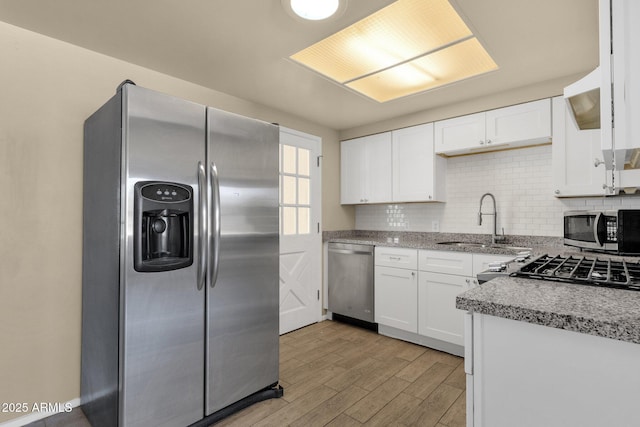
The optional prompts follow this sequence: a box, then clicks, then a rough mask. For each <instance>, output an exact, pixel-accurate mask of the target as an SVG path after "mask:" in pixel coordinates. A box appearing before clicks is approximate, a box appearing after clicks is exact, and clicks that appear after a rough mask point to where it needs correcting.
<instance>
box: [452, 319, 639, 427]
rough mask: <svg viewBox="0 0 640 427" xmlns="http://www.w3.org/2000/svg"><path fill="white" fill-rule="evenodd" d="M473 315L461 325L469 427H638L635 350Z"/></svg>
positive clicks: (626, 345) (636, 347) (588, 337)
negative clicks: (464, 334)
mask: <svg viewBox="0 0 640 427" xmlns="http://www.w3.org/2000/svg"><path fill="white" fill-rule="evenodd" d="M471 316H472V315H471V314H467V319H468V321H467V322H466V325H465V326H466V327H467V328H468V331H467V335H468V336H469V340H468V343H469V345H468V346H467V348H465V356H466V357H465V372H466V373H467V426H474V427H512V426H522V427H529V426H531V427H538V426H545V427H566V426H580V427H600V426H637V425H640V416H639V415H638V401H640V386H639V384H640V368H638V360H640V345H638V344H635V343H630V342H624V341H618V340H613V339H609V338H603V337H599V336H593V335H588V334H581V333H577V332H573V331H567V330H563V329H557V328H552V327H548V326H541V325H535V324H532V323H527V322H524V321H516V320H510V319H504V318H501V317H495V316H490V315H486V314H480V313H473V317H471ZM471 319H472V320H471ZM471 335H472V337H471Z"/></svg>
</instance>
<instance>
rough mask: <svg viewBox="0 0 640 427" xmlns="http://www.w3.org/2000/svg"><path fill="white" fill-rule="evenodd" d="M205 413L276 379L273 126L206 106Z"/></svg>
mask: <svg viewBox="0 0 640 427" xmlns="http://www.w3.org/2000/svg"><path fill="white" fill-rule="evenodd" d="M207 125H208V141H207V165H208V171H207V172H208V174H209V185H210V188H209V193H210V202H211V203H210V206H209V209H208V211H209V212H210V220H211V223H210V227H209V230H210V241H209V255H208V258H209V271H208V274H207V286H206V290H207V352H206V386H205V387H206V396H205V398H206V411H205V412H206V415H209V414H212V413H213V412H216V411H218V410H220V409H222V408H224V407H226V406H228V405H230V404H232V403H235V402H237V401H238V400H240V399H242V398H244V397H246V396H249V395H251V394H253V393H255V392H257V391H259V390H262V389H264V388H266V387H268V386H270V385H272V384H274V383H276V382H277V381H278V356H279V354H278V352H279V345H278V343H279V336H278V329H279V328H278V327H279V315H278V304H279V298H278V293H279V278H278V252H279V250H278V239H279V235H278V143H279V131H278V127H277V126H275V125H271V124H268V123H264V122H261V121H257V120H252V119H248V118H246V117H242V116H237V115H235V114H231V113H226V112H223V111H219V110H215V109H212V108H209V109H208V110H207Z"/></svg>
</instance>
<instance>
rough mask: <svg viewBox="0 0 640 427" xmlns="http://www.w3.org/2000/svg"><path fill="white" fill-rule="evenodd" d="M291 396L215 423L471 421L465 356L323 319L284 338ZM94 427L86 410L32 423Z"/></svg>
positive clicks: (36, 426) (424, 424)
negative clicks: (468, 408) (87, 416)
mask: <svg viewBox="0 0 640 427" xmlns="http://www.w3.org/2000/svg"><path fill="white" fill-rule="evenodd" d="M280 384H281V385H282V386H283V387H284V397H282V398H280V399H271V400H267V401H264V402H260V403H256V404H255V405H252V406H250V407H248V408H246V409H244V410H243V411H241V412H238V413H236V414H234V415H232V416H230V417H228V418H225V419H224V420H222V421H220V422H218V423H216V424H214V426H215V427H222V426H235V427H249V426H277V427H281V426H289V425H290V426H304V427H308V426H335V427H342V426H346V427H349V426H360V425H365V426H385V427H386V426H420V427H429V426H437V427H445V426H447V427H457V426H464V425H465V373H464V365H463V359H461V358H460V357H456V356H452V355H450V354H447V353H442V352H439V351H436V350H431V349H428V348H425V347H420V346H418V345H415V344H410V343H407V342H404V341H400V340H395V339H393V338H387V337H384V336H382V335H378V334H376V333H374V332H371V331H368V330H365V329H361V328H358V327H355V326H351V325H347V324H344V323H339V322H333V321H329V320H327V321H324V322H321V323H316V324H314V325H311V326H307V327H306V328H302V329H298V330H297V331H294V332H290V333H288V334H285V335H283V336H281V337H280ZM62 426H64V427H89V422H88V421H87V419H86V418H85V416H84V414H83V413H82V410H81V409H80V408H76V409H75V410H73V411H72V412H70V413H61V414H57V415H54V416H52V417H49V418H47V419H44V420H40V421H36V422H34V423H31V424H29V427H62Z"/></svg>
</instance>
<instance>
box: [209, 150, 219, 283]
mask: <svg viewBox="0 0 640 427" xmlns="http://www.w3.org/2000/svg"><path fill="white" fill-rule="evenodd" d="M210 177H211V191H212V197H211V202H212V215H211V221H212V225H211V233H210V234H209V237H210V238H211V244H210V245H209V247H210V248H211V252H212V255H213V256H212V262H211V263H210V264H209V268H210V269H211V271H210V272H209V273H210V274H209V277H210V278H211V287H212V288H213V287H214V286H215V285H216V281H217V280H218V265H219V261H220V182H219V181H218V168H217V166H216V164H215V163H213V162H212V163H211V174H210Z"/></svg>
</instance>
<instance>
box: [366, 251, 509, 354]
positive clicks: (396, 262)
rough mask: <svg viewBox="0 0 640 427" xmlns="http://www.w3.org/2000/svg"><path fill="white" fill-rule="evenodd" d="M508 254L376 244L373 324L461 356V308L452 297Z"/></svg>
mask: <svg viewBox="0 0 640 427" xmlns="http://www.w3.org/2000/svg"><path fill="white" fill-rule="evenodd" d="M513 258H514V257H513V256H509V255H491V254H471V253H466V252H455V251H434V250H417V249H407V248H395V247H383V246H376V248H375V273H374V280H375V281H374V288H375V293H374V295H375V312H374V317H375V322H376V323H377V324H378V329H379V332H380V333H381V334H383V335H387V336H391V337H394V338H400V339H403V340H405V341H410V342H414V343H417V344H421V345H424V346H427V347H432V348H435V349H437V350H442V351H446V352H449V353H453V354H457V355H459V356H462V354H463V351H464V345H465V343H464V320H463V319H464V312H463V311H461V310H458V309H457V308H456V297H457V296H458V295H460V294H461V293H463V292H464V291H466V290H468V289H471V288H472V287H473V286H476V285H477V284H478V282H477V280H476V279H475V276H476V274H478V273H479V272H480V271H484V270H486V269H487V268H488V264H489V262H493V261H503V262H504V261H508V260H511V259H513Z"/></svg>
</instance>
